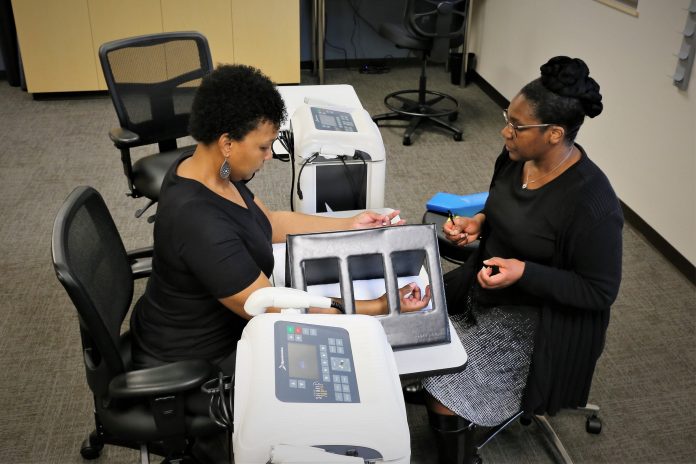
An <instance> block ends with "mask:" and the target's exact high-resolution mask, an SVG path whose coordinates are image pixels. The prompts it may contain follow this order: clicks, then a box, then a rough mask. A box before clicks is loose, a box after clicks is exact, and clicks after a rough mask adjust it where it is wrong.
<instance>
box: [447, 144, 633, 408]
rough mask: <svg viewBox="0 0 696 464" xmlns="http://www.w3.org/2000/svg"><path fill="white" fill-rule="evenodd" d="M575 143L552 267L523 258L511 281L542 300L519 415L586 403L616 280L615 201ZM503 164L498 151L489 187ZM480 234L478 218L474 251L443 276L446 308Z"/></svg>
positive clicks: (471, 273) (470, 268) (458, 299)
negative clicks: (573, 176) (574, 159)
mask: <svg viewBox="0 0 696 464" xmlns="http://www.w3.org/2000/svg"><path fill="white" fill-rule="evenodd" d="M578 148H579V149H580V151H581V153H582V156H581V159H580V160H579V161H578V163H577V164H576V165H575V166H573V167H572V169H574V170H575V171H576V173H577V179H578V181H577V182H576V183H575V184H574V185H573V187H572V188H569V189H568V190H567V191H566V192H565V199H564V206H565V207H564V211H563V212H564V214H565V216H564V221H563V224H564V227H563V228H562V231H561V233H560V235H559V237H558V239H557V241H556V244H555V252H554V256H553V265H552V266H544V265H541V264H537V263H533V262H526V263H525V270H524V273H523V275H522V277H521V279H520V280H519V281H518V283H517V285H518V286H519V287H520V288H521V289H523V290H525V291H526V292H528V293H530V294H533V295H536V296H539V297H541V298H542V299H543V300H544V302H545V303H544V304H543V305H542V308H541V314H540V323H539V328H538V330H537V334H536V340H535V346H534V352H533V354H532V364H531V368H530V372H529V377H528V380H527V386H526V388H525V392H524V395H523V398H522V409H523V410H524V411H525V412H526V413H534V414H543V413H548V414H555V413H556V412H558V410H559V409H560V408H565V407H578V406H584V405H585V404H586V403H587V399H588V396H589V391H590V386H591V383H592V375H593V373H594V369H595V365H596V363H597V359H598V358H599V356H600V354H601V353H602V350H603V348H604V341H605V334H606V329H607V326H608V323H609V312H610V306H611V304H612V303H613V302H614V300H615V299H616V296H617V294H618V290H619V284H620V282H621V256H622V235H621V231H622V228H623V213H622V211H621V206H620V203H619V201H618V198H617V197H616V194H615V193H614V190H613V189H612V187H611V184H610V183H609V180H608V179H607V177H606V176H605V175H604V173H603V172H602V171H601V170H600V169H599V168H598V167H597V165H595V164H594V163H593V162H592V161H591V160H590V159H589V158H588V157H587V154H586V153H585V151H584V150H583V149H582V147H580V146H579V145H578ZM508 163H514V161H512V160H510V158H509V155H508V152H507V150H505V149H504V150H503V152H502V153H501V154H500V156H499V157H498V159H497V160H496V163H495V169H494V173H493V179H492V181H491V187H490V188H491V189H492V188H494V187H495V183H496V176H497V174H498V173H499V172H500V170H501V169H502V168H503V167H504V166H505V165H507V164H508ZM484 213H485V209H484ZM488 233H489V230H488V227H487V224H486V223H485V222H484V226H483V230H482V233H481V244H480V246H479V248H478V250H479V251H478V252H475V253H474V254H473V255H472V256H471V257H470V258H469V259H468V260H467V262H466V263H465V264H464V265H462V266H461V267H459V268H457V269H455V270H454V271H452V272H450V273H448V274H447V275H446V276H445V277H444V280H445V291H446V295H447V306H448V308H450V309H454V308H458V307H460V308H461V307H462V306H463V304H462V302H464V301H465V300H464V298H466V295H467V293H468V290H469V287H470V285H471V284H472V283H473V281H474V279H475V274H476V272H477V271H478V269H480V266H481V253H480V251H481V250H483V249H485V240H486V236H487V235H488ZM501 257H502V258H514V256H501Z"/></svg>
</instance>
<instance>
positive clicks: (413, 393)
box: [401, 380, 425, 404]
mask: <svg viewBox="0 0 696 464" xmlns="http://www.w3.org/2000/svg"><path fill="white" fill-rule="evenodd" d="M401 390H402V391H403V393H404V401H406V402H407V403H411V404H425V388H423V384H422V383H420V380H419V381H416V382H414V383H410V384H408V385H406V386H404V387H403V388H402V389H401Z"/></svg>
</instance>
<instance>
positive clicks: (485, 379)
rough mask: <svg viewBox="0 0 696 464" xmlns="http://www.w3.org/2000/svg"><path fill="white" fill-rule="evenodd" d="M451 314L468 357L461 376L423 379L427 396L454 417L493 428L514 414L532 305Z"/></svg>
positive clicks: (535, 314)
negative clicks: (441, 405) (445, 408)
mask: <svg viewBox="0 0 696 464" xmlns="http://www.w3.org/2000/svg"><path fill="white" fill-rule="evenodd" d="M468 300H469V301H468V302H467V304H468V306H469V309H470V311H469V312H468V314H467V315H464V314H456V315H453V316H451V320H452V325H453V326H454V328H455V330H456V332H457V335H458V336H459V338H460V339H461V341H462V344H463V345H464V348H465V349H466V352H467V355H468V357H469V359H468V363H467V366H466V368H465V369H464V370H463V371H461V372H456V373H452V374H445V375H440V376H433V377H428V378H426V379H423V381H422V383H423V386H424V387H425V389H426V390H427V392H428V393H429V394H430V395H432V396H433V397H434V398H435V399H437V400H438V401H439V402H440V403H442V404H443V405H444V406H445V407H447V408H448V409H450V410H451V411H453V412H454V413H455V414H457V415H459V416H461V417H463V418H465V419H467V420H469V421H471V422H473V423H474V424H477V425H481V426H495V425H498V424H501V423H502V422H504V421H505V420H507V419H509V418H510V417H512V416H513V415H514V414H516V413H517V412H518V411H519V410H520V404H521V401H522V394H523V392H524V388H525V386H526V383H527V375H528V373H529V365H530V362H531V356H532V350H533V349H534V336H535V333H536V328H537V325H538V319H539V310H538V308H536V307H532V306H500V307H479V306H477V305H475V304H472V303H471V299H470V298H468Z"/></svg>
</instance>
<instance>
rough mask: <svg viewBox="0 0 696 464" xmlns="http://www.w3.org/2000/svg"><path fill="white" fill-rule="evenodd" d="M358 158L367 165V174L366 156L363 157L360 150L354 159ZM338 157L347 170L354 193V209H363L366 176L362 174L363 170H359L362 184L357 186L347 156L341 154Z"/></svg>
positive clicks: (347, 176) (365, 165)
mask: <svg viewBox="0 0 696 464" xmlns="http://www.w3.org/2000/svg"><path fill="white" fill-rule="evenodd" d="M355 158H358V159H360V160H361V161H362V163H363V166H364V167H365V174H367V162H366V161H365V158H363V156H362V154H361V153H360V152H357V151H356V152H355V155H353V159H355ZM338 159H340V160H341V163H343V167H344V168H345V171H346V178H347V179H348V184H349V187H350V190H351V192H352V193H353V206H354V209H362V208H363V206H362V203H361V200H362V192H363V187H364V186H365V178H364V176H363V175H362V174H363V173H362V171H361V172H358V175H359V176H360V181H361V182H360V186H359V187H356V185H355V179H354V178H353V176H352V175H351V172H350V168H349V167H348V164H347V163H346V159H347V156H345V155H343V156H339V157H338Z"/></svg>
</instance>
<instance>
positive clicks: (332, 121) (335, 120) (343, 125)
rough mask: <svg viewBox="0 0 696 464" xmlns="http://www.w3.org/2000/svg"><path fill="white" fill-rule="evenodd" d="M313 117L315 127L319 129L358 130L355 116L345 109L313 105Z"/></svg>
mask: <svg viewBox="0 0 696 464" xmlns="http://www.w3.org/2000/svg"><path fill="white" fill-rule="evenodd" d="M311 109H312V119H313V120H314V127H315V128H316V129H318V130H325V131H338V132H357V131H358V129H357V128H356V127H355V121H353V116H351V115H350V113H347V112H345V111H336V110H331V109H328V108H318V107H316V106H312V107H311Z"/></svg>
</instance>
